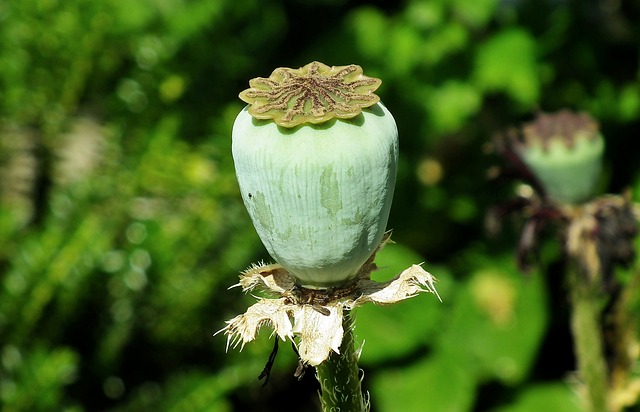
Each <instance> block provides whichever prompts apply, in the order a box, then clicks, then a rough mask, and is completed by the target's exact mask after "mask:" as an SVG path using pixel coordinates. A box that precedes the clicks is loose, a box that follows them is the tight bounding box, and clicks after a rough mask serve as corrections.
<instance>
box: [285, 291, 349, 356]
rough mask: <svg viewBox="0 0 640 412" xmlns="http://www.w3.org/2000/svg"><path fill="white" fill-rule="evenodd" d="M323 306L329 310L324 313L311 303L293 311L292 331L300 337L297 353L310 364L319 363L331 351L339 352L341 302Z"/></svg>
mask: <svg viewBox="0 0 640 412" xmlns="http://www.w3.org/2000/svg"><path fill="white" fill-rule="evenodd" d="M323 308H325V309H328V310H329V314H328V315H324V314H322V313H320V312H319V311H317V310H316V309H314V307H313V306H311V305H301V306H299V309H297V310H295V311H294V317H295V327H294V329H293V332H294V333H295V334H296V335H297V336H299V337H300V343H299V344H298V353H299V354H300V359H302V361H303V362H305V363H308V364H309V365H311V366H317V365H319V364H321V363H322V362H323V361H324V360H325V359H327V358H328V357H329V355H330V354H331V351H332V350H333V351H334V352H336V353H340V344H341V343H342V336H343V335H344V330H343V329H342V304H340V303H336V302H334V303H332V304H330V305H327V306H323Z"/></svg>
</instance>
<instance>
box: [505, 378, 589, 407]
mask: <svg viewBox="0 0 640 412" xmlns="http://www.w3.org/2000/svg"><path fill="white" fill-rule="evenodd" d="M582 410H583V409H582V407H581V406H580V402H579V399H578V397H577V396H576V393H575V391H574V390H572V389H571V388H570V387H569V386H568V385H567V384H563V383H554V384H544V385H532V386H530V387H529V388H528V389H526V390H525V391H523V393H521V394H519V396H518V397H517V398H516V400H515V401H514V402H513V403H512V404H511V405H509V406H505V407H502V408H497V409H495V410H494V411H495V412H531V411H545V412H580V411H582Z"/></svg>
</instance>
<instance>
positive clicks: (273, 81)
mask: <svg viewBox="0 0 640 412" xmlns="http://www.w3.org/2000/svg"><path fill="white" fill-rule="evenodd" d="M380 83H381V82H380V80H378V79H374V78H370V77H367V76H364V75H363V74H362V69H361V68H360V67H359V66H356V65H350V66H338V67H329V66H326V65H324V64H322V63H318V62H312V63H310V64H308V65H306V66H304V67H302V68H300V69H287V68H279V69H276V70H274V72H273V73H272V75H271V76H270V77H269V78H257V79H253V80H252V81H251V82H250V86H251V88H250V89H247V90H245V91H243V92H242V93H241V94H240V97H241V98H242V99H243V100H244V101H246V102H247V103H249V105H248V106H247V107H245V108H244V109H243V110H242V111H241V112H240V114H239V115H238V116H237V118H236V121H235V123H234V126H233V132H232V139H233V145H232V151H233V158H234V162H235V168H236V175H237V178H238V183H239V186H240V191H241V194H242V199H243V201H244V204H245V206H246V208H247V211H248V212H249V215H250V217H251V219H252V221H253V224H254V226H255V228H256V231H257V232H258V235H259V237H260V239H261V240H262V243H263V244H264V246H265V247H266V249H267V250H268V252H269V253H270V254H271V256H272V257H273V258H274V259H275V260H276V261H277V262H278V263H279V264H280V265H282V266H283V267H284V268H285V269H286V270H287V271H289V272H290V274H291V275H292V276H294V277H295V278H296V279H297V280H298V281H299V282H300V284H301V285H302V286H305V287H309V288H324V287H330V286H339V285H341V284H344V283H345V282H347V281H349V280H350V279H352V278H353V277H355V276H356V274H357V272H358V270H359V269H360V267H361V266H362V265H363V264H364V263H365V262H366V261H367V259H369V257H370V256H371V255H372V254H373V253H374V251H375V250H376V248H377V247H378V244H379V243H380V241H381V239H382V237H383V234H384V232H385V230H386V225H387V220H388V216H389V210H390V208H391V201H392V197H393V190H394V185H395V178H396V168H397V158H398V132H397V128H396V123H395V121H394V119H393V116H392V115H391V113H390V112H389V111H388V110H387V109H386V108H385V107H384V106H383V105H382V104H381V103H380V102H379V98H378V97H377V96H376V95H375V94H373V92H374V91H375V89H376V88H377V87H378V86H379V85H380Z"/></svg>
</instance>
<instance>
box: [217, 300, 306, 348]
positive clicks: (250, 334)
mask: <svg viewBox="0 0 640 412" xmlns="http://www.w3.org/2000/svg"><path fill="white" fill-rule="evenodd" d="M293 309H294V308H293V307H292V306H291V305H288V304H286V303H285V301H284V299H260V300H259V301H258V302H257V303H255V304H254V305H252V306H251V307H250V308H249V309H247V311H246V312H245V313H243V314H242V315H238V316H236V317H235V318H233V319H231V320H228V321H227V326H226V327H225V328H223V329H222V330H219V331H218V332H216V334H218V333H220V332H224V333H225V334H226V335H227V350H228V349H229V346H233V347H234V348H235V347H236V346H238V344H241V346H240V348H241V349H242V348H243V347H244V345H245V343H247V342H251V341H252V340H254V339H255V338H256V335H257V334H258V331H259V330H260V328H261V327H262V325H264V324H267V323H269V324H271V326H272V327H273V333H275V334H277V335H278V336H279V337H280V339H282V340H286V338H289V339H293V327H292V325H291V320H290V319H289V316H290V312H291V311H292V310H293Z"/></svg>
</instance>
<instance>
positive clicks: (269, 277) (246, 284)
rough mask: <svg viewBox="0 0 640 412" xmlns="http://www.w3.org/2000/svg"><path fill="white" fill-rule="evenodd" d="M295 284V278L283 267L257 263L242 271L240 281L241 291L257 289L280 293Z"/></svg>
mask: <svg viewBox="0 0 640 412" xmlns="http://www.w3.org/2000/svg"><path fill="white" fill-rule="evenodd" d="M294 285H295V279H294V278H293V276H291V275H290V274H289V272H287V270H286V269H285V268H283V267H282V266H280V265H278V264H277V263H276V264H265V263H262V262H261V263H258V264H254V265H252V266H251V267H250V268H249V269H247V270H245V271H244V272H242V276H240V282H239V283H238V284H237V285H236V286H242V290H243V291H245V292H246V291H249V290H253V289H259V290H262V291H266V292H268V293H274V294H277V295H282V294H284V293H285V292H286V291H288V290H290V289H291V288H292V287H293V286H294Z"/></svg>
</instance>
